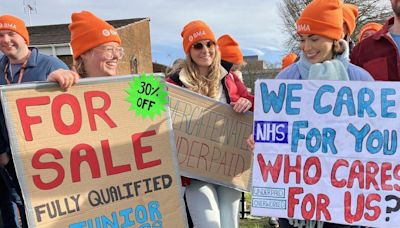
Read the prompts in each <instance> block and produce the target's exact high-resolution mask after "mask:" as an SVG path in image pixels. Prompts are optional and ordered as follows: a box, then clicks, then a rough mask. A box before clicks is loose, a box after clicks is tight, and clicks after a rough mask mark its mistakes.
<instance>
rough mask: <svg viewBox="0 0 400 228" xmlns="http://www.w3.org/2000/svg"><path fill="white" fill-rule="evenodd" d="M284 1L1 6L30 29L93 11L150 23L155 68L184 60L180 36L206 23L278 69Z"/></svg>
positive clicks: (39, 1) (62, 1) (12, 2)
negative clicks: (185, 29) (193, 22)
mask: <svg viewBox="0 0 400 228" xmlns="http://www.w3.org/2000/svg"><path fill="white" fill-rule="evenodd" d="M24 2H28V3H30V4H31V5H33V6H35V5H36V13H32V14H31V16H30V17H29V15H28V14H27V13H25V10H24ZM280 2H282V1H281V0H202V1H193V0H114V1H112V0H107V1H106V0H84V1H78V0H1V2H0V15H3V14H12V15H14V16H17V17H20V18H22V19H24V20H25V22H26V24H27V25H32V26H34V25H50V24H63V23H70V22H71V14H72V13H73V12H80V11H82V10H89V11H91V12H92V13H94V14H96V15H97V16H98V17H100V18H102V19H104V20H116V19H129V18H140V17H148V18H150V37H151V46H152V57H153V62H158V63H162V64H166V65H171V64H172V62H173V61H174V60H175V59H177V58H183V57H184V52H183V48H182V38H181V36H180V33H181V30H182V28H183V27H184V25H185V24H187V23H188V22H190V21H191V20H198V19H200V20H203V21H205V22H206V23H207V24H208V25H209V26H210V27H211V28H212V30H213V32H214V34H215V36H216V38H218V37H219V36H221V35H223V34H229V35H231V36H232V37H233V38H234V39H235V40H237V41H238V43H239V44H240V47H241V49H242V52H243V54H244V55H258V56H259V58H260V59H262V60H265V61H267V62H270V63H280V61H281V58H282V56H283V55H284V54H285V52H286V50H285V47H284V46H283V45H284V40H285V38H286V36H287V35H286V34H284V33H283V32H282V30H283V29H282V28H283V22H282V20H281V18H280V16H279V12H278V5H279V4H280Z"/></svg>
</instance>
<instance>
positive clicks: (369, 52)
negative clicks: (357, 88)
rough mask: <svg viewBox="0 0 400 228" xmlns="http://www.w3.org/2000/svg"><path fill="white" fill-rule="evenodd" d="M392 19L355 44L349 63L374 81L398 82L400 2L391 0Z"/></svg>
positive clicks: (399, 77)
mask: <svg viewBox="0 0 400 228" xmlns="http://www.w3.org/2000/svg"><path fill="white" fill-rule="evenodd" d="M391 4H392V9H393V13H394V17H391V18H390V19H388V20H387V21H386V23H385V24H384V25H383V28H382V29H381V30H379V31H378V32H376V33H375V34H374V35H372V36H371V37H369V38H367V39H365V40H363V42H361V43H359V44H357V45H356V46H355V47H354V50H353V52H352V53H351V62H352V63H354V64H355V65H357V66H360V67H362V68H364V69H365V70H367V71H368V72H369V73H370V74H371V75H372V76H373V77H374V79H375V80H380V81H399V80H400V52H399V45H400V2H399V1H398V0H391Z"/></svg>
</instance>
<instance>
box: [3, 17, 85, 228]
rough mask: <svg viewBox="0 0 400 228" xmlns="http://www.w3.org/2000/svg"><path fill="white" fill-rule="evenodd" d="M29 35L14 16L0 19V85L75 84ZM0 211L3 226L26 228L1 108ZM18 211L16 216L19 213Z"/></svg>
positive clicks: (64, 85) (65, 71)
mask: <svg viewBox="0 0 400 228" xmlns="http://www.w3.org/2000/svg"><path fill="white" fill-rule="evenodd" d="M28 44H29V33H28V30H27V29H26V27H25V23H24V22H23V21H22V20H21V19H19V18H17V17H14V16H11V15H3V16H0V51H1V52H3V53H4V56H2V57H1V59H0V85H7V84H14V83H22V82H32V81H46V80H49V81H54V82H58V84H59V85H60V87H62V88H64V89H66V88H68V87H70V86H71V85H72V84H74V83H75V82H76V80H77V79H78V75H77V74H75V73H73V72H71V71H68V67H67V66H66V65H65V64H64V63H63V62H62V61H61V60H59V59H57V58H54V57H50V56H46V55H42V54H40V53H38V50H37V49H36V48H28ZM0 130H1V134H0V175H1V177H0V178H1V179H2V181H0V191H1V194H0V201H1V202H0V209H1V215H2V218H3V224H4V226H5V227H20V225H19V222H18V221H19V216H18V214H19V215H20V216H21V222H22V227H28V225H27V221H26V216H25V210H24V202H23V199H22V194H21V189H20V187H19V184H18V180H17V175H16V173H15V168H14V164H13V161H12V157H11V149H10V145H9V138H8V132H7V128H6V125H5V119H4V114H3V110H2V109H0ZM15 205H17V207H18V209H16V207H15ZM17 210H19V213H18V211H17Z"/></svg>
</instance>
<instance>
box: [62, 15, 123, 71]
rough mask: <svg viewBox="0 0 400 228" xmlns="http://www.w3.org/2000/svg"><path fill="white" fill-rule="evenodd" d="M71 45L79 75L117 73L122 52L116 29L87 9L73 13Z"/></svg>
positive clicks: (70, 27)
mask: <svg viewBox="0 0 400 228" xmlns="http://www.w3.org/2000/svg"><path fill="white" fill-rule="evenodd" d="M71 20H72V22H71V24H70V25H69V26H68V28H69V30H70V32H71V47H72V51H73V57H74V61H75V62H74V68H75V70H76V71H77V72H78V74H79V75H80V76H81V77H98V76H114V75H117V65H118V62H119V60H121V59H122V57H123V55H124V49H123V48H122V47H121V39H120V37H119V35H118V33H117V31H116V30H115V29H114V27H112V26H111V25H110V24H108V23H107V22H105V21H104V20H102V19H100V18H98V17H96V16H95V15H94V14H92V13H90V12H88V11H82V12H80V13H73V14H72V16H71Z"/></svg>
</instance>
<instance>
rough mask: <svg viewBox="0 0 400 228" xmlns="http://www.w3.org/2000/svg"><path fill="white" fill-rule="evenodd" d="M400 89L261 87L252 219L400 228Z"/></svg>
mask: <svg viewBox="0 0 400 228" xmlns="http://www.w3.org/2000/svg"><path fill="white" fill-rule="evenodd" d="M399 91H400V84H399V83H395V82H390V83H385V82H349V81H346V82H344V81H308V80H304V81H297V80H287V81H284V80H258V81H257V82H256V95H255V96H256V105H255V106H256V109H255V113H254V139H255V142H256V144H255V150H254V161H253V162H254V163H253V164H254V166H253V186H252V188H253V189H252V214H253V215H269V216H276V217H282V218H295V219H302V220H322V221H329V222H332V223H341V224H352V225H365V226H371V227H396V226H398V224H400V216H398V215H397V213H399V208H400V198H399V191H400V182H399V181H400V162H399V161H400V155H399V153H397V151H398V145H399V143H398V142H397V139H398V132H399V131H400V125H399V124H398V118H399V114H400V113H399V110H400V103H399V100H400V93H399Z"/></svg>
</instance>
